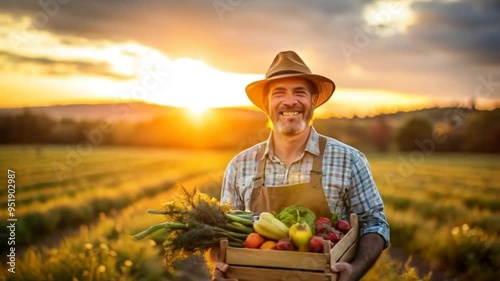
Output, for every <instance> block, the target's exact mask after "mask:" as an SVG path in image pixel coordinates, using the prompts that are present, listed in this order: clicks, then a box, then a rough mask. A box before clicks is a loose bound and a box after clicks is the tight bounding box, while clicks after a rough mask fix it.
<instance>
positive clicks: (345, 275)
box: [331, 262, 357, 281]
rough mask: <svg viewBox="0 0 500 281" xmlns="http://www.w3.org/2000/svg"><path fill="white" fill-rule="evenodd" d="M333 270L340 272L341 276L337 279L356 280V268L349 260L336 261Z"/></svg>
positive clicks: (340, 280)
mask: <svg viewBox="0 0 500 281" xmlns="http://www.w3.org/2000/svg"><path fill="white" fill-rule="evenodd" d="M331 270H332V271H333V272H336V273H338V274H339V278H338V279H337V281H355V280H357V279H355V276H354V275H355V273H354V269H353V268H352V265H351V264H350V263H347V262H337V263H334V264H333V265H332V267H331Z"/></svg>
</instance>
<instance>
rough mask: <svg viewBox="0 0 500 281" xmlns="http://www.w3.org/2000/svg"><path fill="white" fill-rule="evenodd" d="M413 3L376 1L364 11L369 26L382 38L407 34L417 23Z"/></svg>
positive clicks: (386, 0)
mask: <svg viewBox="0 0 500 281" xmlns="http://www.w3.org/2000/svg"><path fill="white" fill-rule="evenodd" d="M411 4H412V1H394V0H381V1H374V2H372V3H370V4H368V5H366V6H365V8H364V9H363V18H364V20H365V22H366V24H367V26H368V27H369V28H370V29H372V31H374V32H375V33H377V34H379V35H380V36H382V37H388V36H392V35H396V34H399V33H405V32H406V29H407V28H408V26H410V25H412V24H413V22H414V21H415V16H414V13H413V11H412V9H411Z"/></svg>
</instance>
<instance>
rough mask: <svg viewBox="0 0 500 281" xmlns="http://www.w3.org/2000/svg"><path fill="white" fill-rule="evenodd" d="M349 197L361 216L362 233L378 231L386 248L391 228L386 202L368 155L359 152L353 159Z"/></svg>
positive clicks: (354, 210) (354, 209) (351, 207)
mask: <svg viewBox="0 0 500 281" xmlns="http://www.w3.org/2000/svg"><path fill="white" fill-rule="evenodd" d="M347 192H348V198H349V201H350V202H349V205H350V206H349V207H350V209H351V211H353V212H355V213H357V214H358V216H359V224H360V235H365V234H367V233H377V234H379V235H380V236H382V238H383V239H384V241H385V248H387V247H388V246H389V241H390V229H389V224H388V222H387V218H386V216H385V214H384V203H383V201H382V198H381V196H380V194H379V192H378V189H377V187H376V185H375V182H374V180H373V177H372V174H371V172H370V167H369V164H368V161H367V159H366V157H365V156H364V155H363V154H362V153H358V157H356V159H353V164H352V174H351V186H350V187H349V190H348V191H347Z"/></svg>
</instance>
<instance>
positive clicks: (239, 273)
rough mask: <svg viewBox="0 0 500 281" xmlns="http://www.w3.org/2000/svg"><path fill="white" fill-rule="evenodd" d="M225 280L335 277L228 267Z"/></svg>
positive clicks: (332, 278) (282, 280)
mask: <svg viewBox="0 0 500 281" xmlns="http://www.w3.org/2000/svg"><path fill="white" fill-rule="evenodd" d="M226 277H227V278H232V279H238V281H287V280H288V281H289V280H308V281H336V280H337V275H336V274H334V273H332V274H325V273H319V272H307V271H295V270H281V269H267V268H257V267H245V266H230V267H229V270H228V271H227V272H226Z"/></svg>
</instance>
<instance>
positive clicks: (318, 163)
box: [310, 135, 326, 188]
mask: <svg viewBox="0 0 500 281" xmlns="http://www.w3.org/2000/svg"><path fill="white" fill-rule="evenodd" d="M325 147H326V137H324V136H322V135H319V156H316V157H313V167H312V169H311V180H310V181H311V185H312V187H313V188H316V187H322V186H323V185H322V183H321V176H322V175H323V155H324V152H325Z"/></svg>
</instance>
